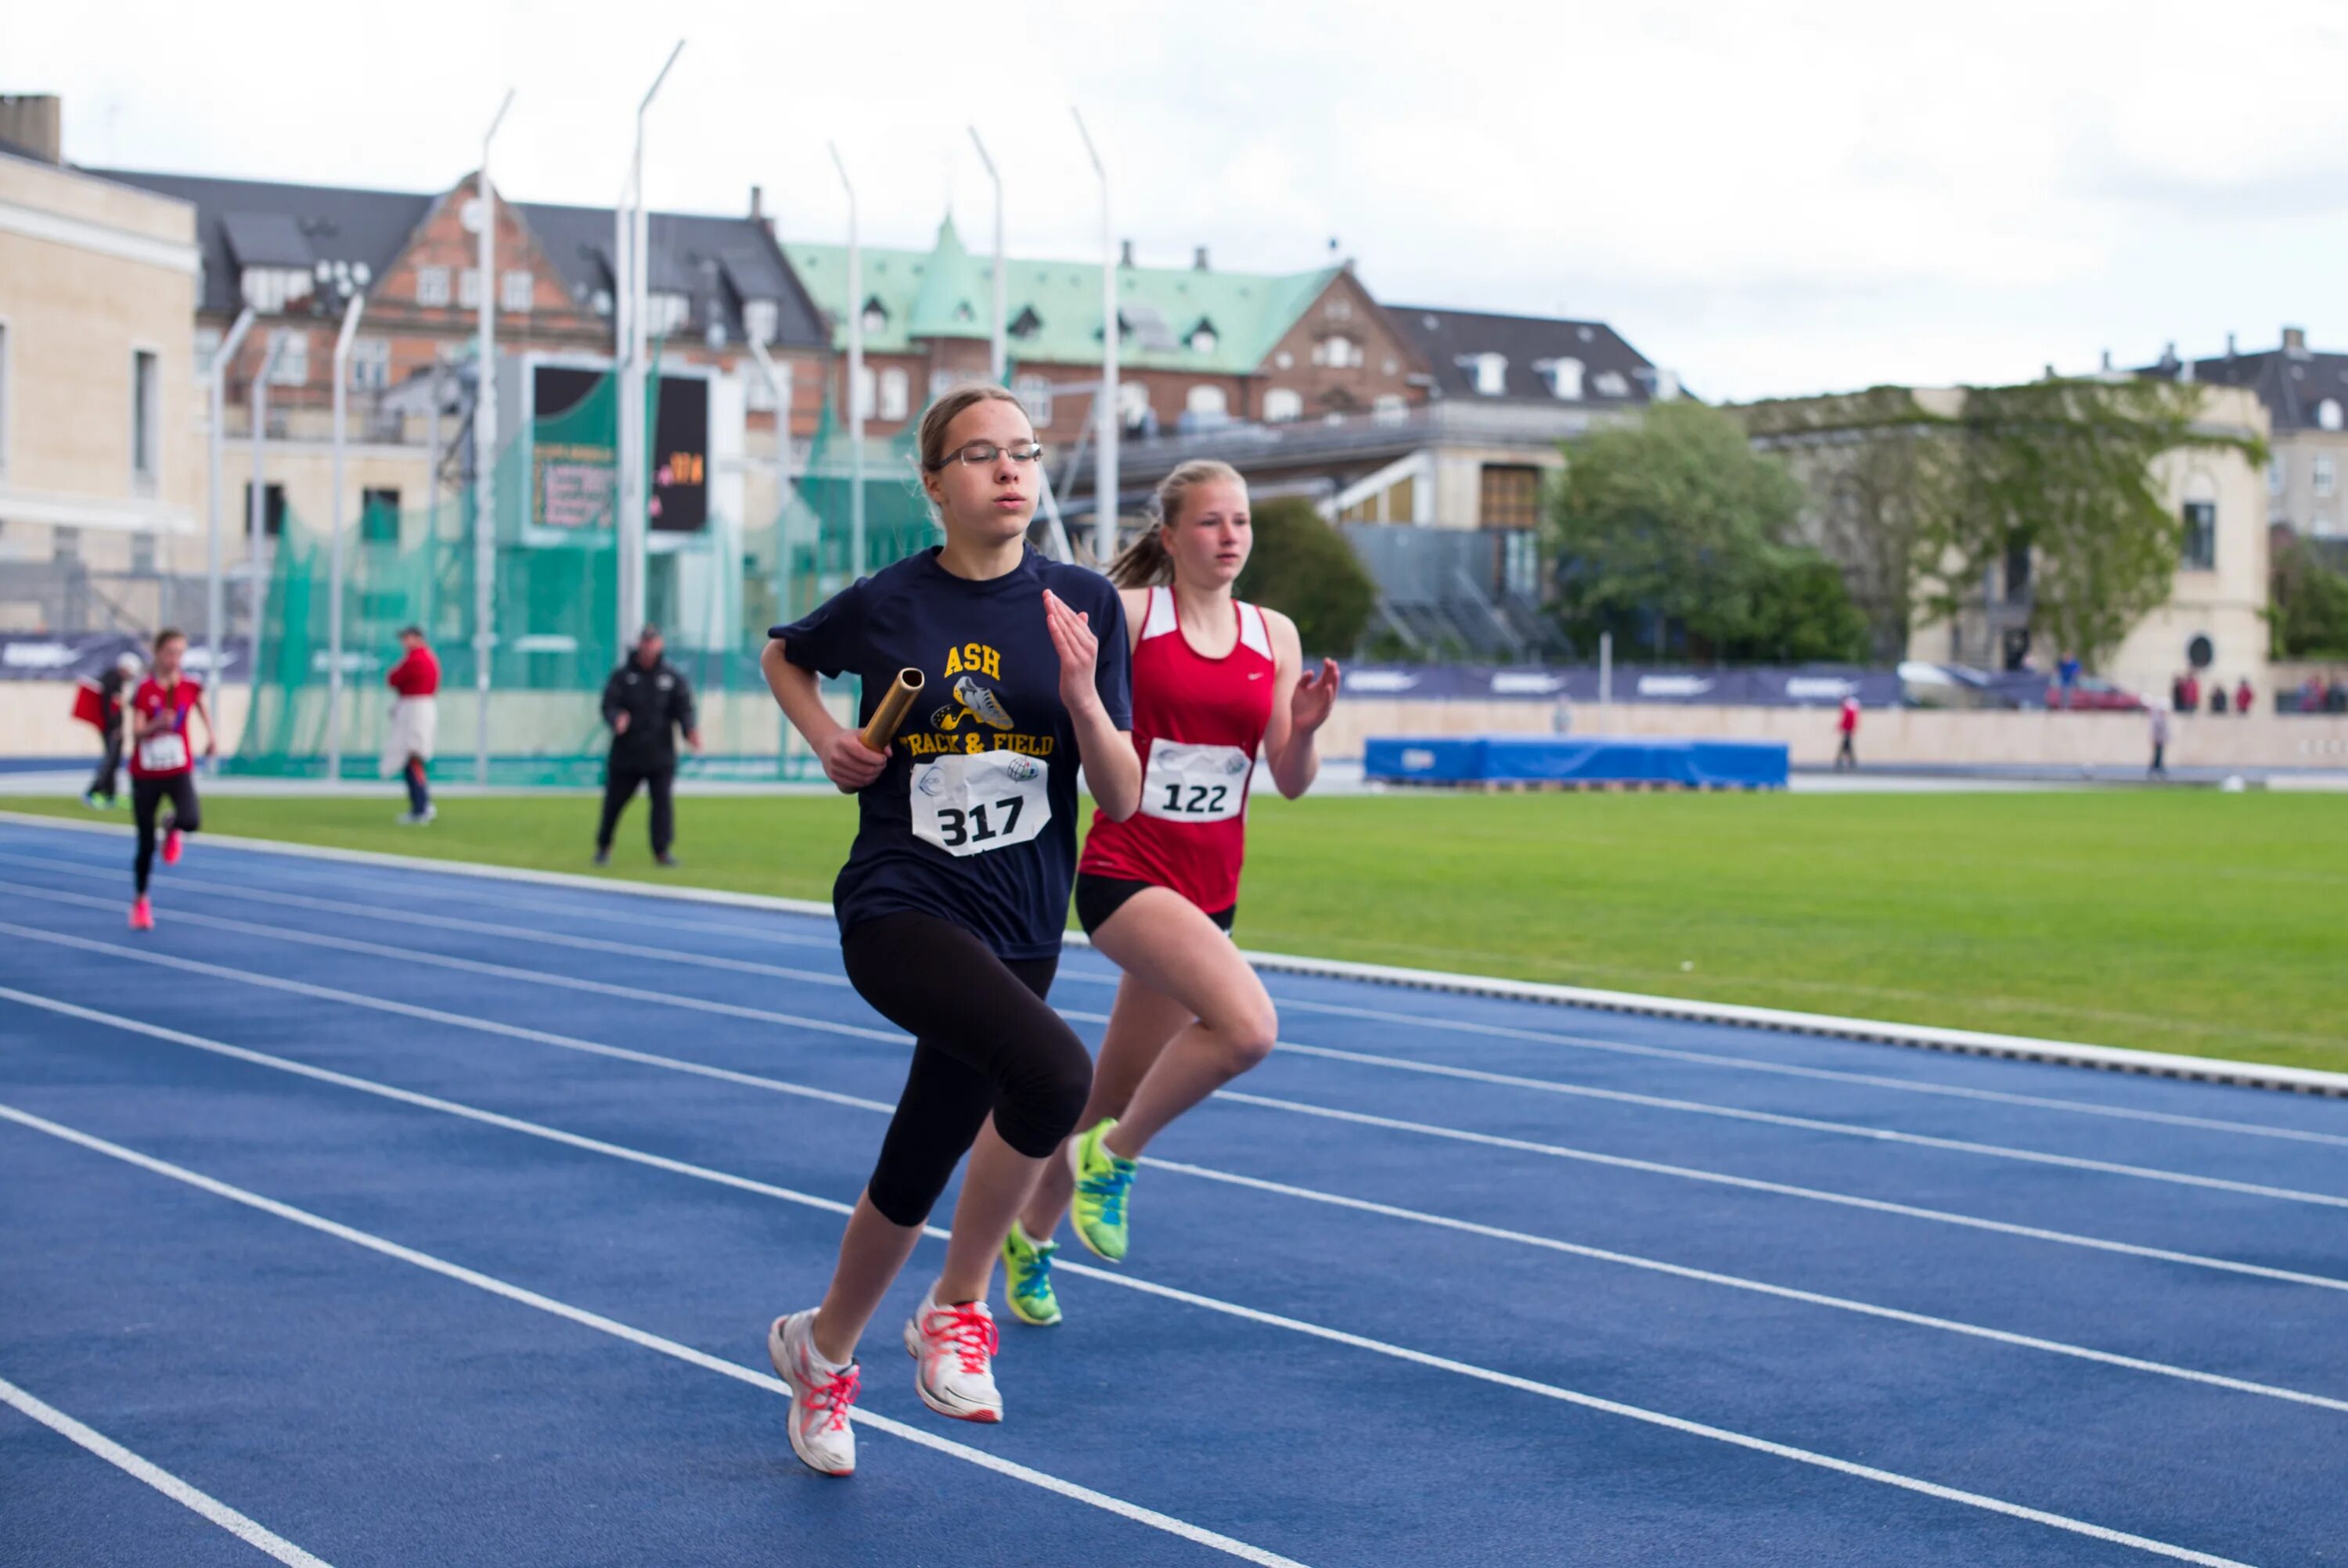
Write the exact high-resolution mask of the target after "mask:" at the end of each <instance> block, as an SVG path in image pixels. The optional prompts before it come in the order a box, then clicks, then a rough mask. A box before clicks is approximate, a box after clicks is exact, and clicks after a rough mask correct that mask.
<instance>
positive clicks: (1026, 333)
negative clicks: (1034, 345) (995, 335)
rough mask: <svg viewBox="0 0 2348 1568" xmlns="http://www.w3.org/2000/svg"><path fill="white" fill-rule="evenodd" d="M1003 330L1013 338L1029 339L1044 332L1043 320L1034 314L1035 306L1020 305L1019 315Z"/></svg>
mask: <svg viewBox="0 0 2348 1568" xmlns="http://www.w3.org/2000/svg"><path fill="white" fill-rule="evenodd" d="M1005 330H1006V331H1008V332H1009V333H1010V334H1011V335H1012V336H1013V337H1015V338H1031V337H1034V336H1035V334H1036V333H1039V332H1042V331H1043V330H1044V318H1043V317H1042V316H1039V315H1037V314H1036V313H1035V306H1033V305H1022V306H1020V307H1019V314H1018V315H1017V316H1016V317H1014V319H1013V321H1012V323H1011V325H1010V326H1009V327H1008V328H1006V329H1005Z"/></svg>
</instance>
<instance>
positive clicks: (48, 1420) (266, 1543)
mask: <svg viewBox="0 0 2348 1568" xmlns="http://www.w3.org/2000/svg"><path fill="white" fill-rule="evenodd" d="M0 1404H5V1405H10V1406H13V1407H15V1409H18V1410H21V1411H23V1412H24V1413H25V1414H26V1415H27V1416H30V1417H31V1418H32V1419H35V1420H36V1421H38V1422H40V1423H41V1425H43V1426H45V1427H46V1428H48V1429H49V1430H51V1431H53V1432H55V1433H57V1435H58V1436H59V1437H62V1438H65V1439H67V1440H69V1441H72V1442H75V1443H78V1444H79V1445H80V1446H81V1447H83V1448H85V1449H88V1450H89V1451H90V1452H91V1453H94V1454H96V1455H97V1456H98V1458H100V1459H102V1460H105V1461H106V1462H107V1463H108V1464H110V1465H112V1466H113V1467H114V1468H115V1469H117V1470H118V1471H123V1472H124V1473H125V1474H127V1475H130V1476H134V1477H136V1478H137V1479H139V1480H140V1481H145V1482H146V1483H147V1484H148V1485H149V1486H151V1487H153V1488H154V1489H155V1490H156V1491H160V1492H161V1493H162V1494H163V1495H164V1496H165V1497H168V1498H170V1500H171V1501H173V1502H176V1503H178V1504H179V1505H180V1507H182V1508H184V1509H187V1510H189V1511H190V1512H193V1513H200V1514H201V1515H202V1516H203V1517H204V1518H206V1519H209V1520H211V1522H213V1523H214V1524H217V1525H219V1526H220V1527H221V1529H222V1530H225V1531H227V1532H229V1533H230V1534H231V1535H233V1536H235V1537H236V1538H237V1539H238V1540H239V1541H242V1542H244V1543H245V1544H246V1545H248V1546H250V1547H252V1548H253V1549H254V1550H255V1551H257V1552H263V1553H268V1554H269V1555H270V1556H272V1557H274V1558H276V1559H277V1561H279V1562H280V1563H285V1564H287V1565H288V1568H332V1564H330V1563H327V1562H326V1561H325V1560H324V1558H320V1557H313V1556H312V1555H311V1554H310V1553H307V1552H304V1551H303V1550H302V1549H301V1548H300V1547H299V1546H296V1545H294V1544H293V1542H291V1541H288V1540H286V1539H285V1537H283V1535H280V1534H278V1533H277V1532H275V1531H273V1530H271V1529H270V1528H268V1527H267V1526H266V1525H263V1524H260V1523H257V1522H254V1521H253V1520H252V1519H249V1518H247V1517H246V1516H245V1515H243V1514H242V1513H239V1512H237V1511H236V1510H235V1509H233V1508H231V1507H230V1506H229V1505H228V1504H227V1503H225V1502H222V1501H221V1500H220V1499H219V1498H216V1497H214V1496H212V1495H211V1493H210V1492H207V1491H199V1490H198V1489H197V1488H195V1487H193V1486H191V1485H190V1484H188V1483H187V1482H186V1481H181V1480H180V1478H179V1477H178V1476H176V1475H173V1474H172V1473H171V1472H170V1471H168V1470H165V1469H163V1468H162V1467H161V1466H160V1465H158V1464H155V1463H153V1462H152V1461H151V1460H144V1459H141V1458H139V1456H138V1455H137V1454H135V1453H132V1452H131V1451H130V1450H129V1449H127V1448H124V1447H123V1446H122V1445H121V1444H120V1443H118V1442H116V1441H115V1440H113V1439H112V1438H109V1437H108V1436H107V1435H106V1434H105V1433H104V1432H101V1431H98V1430H94V1429H92V1428H90V1427H88V1426H85V1425H83V1424H82V1423H81V1422H79V1421H77V1420H75V1419H73V1418H72V1417H71V1416H69V1415H67V1414H66V1413H65V1412H64V1411H63V1410H60V1409H57V1407H56V1406H55V1405H52V1404H49V1403H48V1402H46V1400H43V1399H39V1398H36V1396H34V1395H32V1394H30V1393H27V1392H26V1390H24V1389H20V1388H18V1387H17V1386H16V1385H15V1384H14V1383H12V1382H10V1381H8V1379H7V1378H0Z"/></svg>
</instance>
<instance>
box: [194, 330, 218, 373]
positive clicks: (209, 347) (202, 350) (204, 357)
mask: <svg viewBox="0 0 2348 1568" xmlns="http://www.w3.org/2000/svg"><path fill="white" fill-rule="evenodd" d="M220 345H221V330H220V328H218V327H213V326H200V327H198V328H197V329H196V371H197V374H201V375H209V374H211V368H212V356H213V355H214V354H218V353H220Z"/></svg>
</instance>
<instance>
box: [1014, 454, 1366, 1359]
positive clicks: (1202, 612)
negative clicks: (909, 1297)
mask: <svg viewBox="0 0 2348 1568" xmlns="http://www.w3.org/2000/svg"><path fill="white" fill-rule="evenodd" d="M1155 509H1156V511H1157V513H1158V519H1159V520H1158V522H1157V523H1156V525H1155V526H1154V527H1152V528H1150V529H1149V531H1148V533H1146V534H1144V535H1143V536H1142V537H1141V538H1139V539H1138V541H1136V542H1135V544H1134V545H1133V547H1132V548H1130V549H1128V550H1127V551H1126V552H1125V553H1124V554H1123V555H1121V556H1119V557H1118V558H1117V560H1116V561H1115V562H1114V563H1112V564H1111V566H1110V568H1109V578H1110V580H1112V581H1114V582H1115V583H1116V584H1117V587H1118V589H1120V591H1121V593H1122V596H1123V599H1124V603H1125V619H1126V629H1127V635H1128V637H1129V638H1130V639H1131V640H1132V647H1133V740H1134V747H1135V749H1136V750H1137V751H1138V752H1139V753H1141V760H1142V768H1143V778H1142V796H1141V809H1140V810H1139V811H1138V812H1136V813H1135V814H1134V815H1131V816H1129V817H1128V818H1126V819H1125V820H1124V821H1122V822H1117V821H1112V820H1110V819H1109V818H1107V816H1101V815H1097V816H1095V818H1094V819H1093V829H1092V834H1091V835H1090V836H1089V837H1088V838H1086V841H1085V850H1084V856H1083V858H1082V859H1081V860H1080V861H1079V862H1078V863H1077V866H1076V918H1077V919H1078V920H1079V921H1080V922H1081V923H1082V924H1083V926H1084V928H1085V932H1086V935H1087V936H1089V937H1091V938H1092V940H1093V946H1094V947H1096V948H1098V949H1099V950H1100V951H1101V952H1103V953H1105V954H1107V956H1108V957H1109V958H1110V959H1112V960H1113V961H1114V962H1115V963H1116V964H1117V967H1118V968H1121V969H1123V970H1124V971H1125V976H1124V979H1122V980H1120V981H1119V982H1118V985H1117V1003H1116V1006H1115V1007H1114V1008H1113V1009H1111V1011H1110V1014H1109V1021H1108V1031H1107V1034H1106V1035H1105V1036H1104V1037H1103V1038H1102V1040H1101V1048H1100V1060H1099V1062H1098V1065H1097V1066H1096V1067H1095V1069H1094V1071H1093V1087H1092V1094H1091V1097H1090V1099H1089V1100H1088V1101H1087V1102H1086V1106H1085V1110H1084V1113H1083V1114H1082V1115H1081V1116H1080V1117H1078V1119H1077V1122H1076V1125H1077V1127H1078V1129H1079V1132H1077V1133H1076V1135H1075V1136H1074V1137H1072V1138H1071V1139H1070V1140H1069V1142H1068V1143H1067V1145H1066V1149H1067V1156H1068V1157H1067V1158H1066V1160H1065V1161H1060V1160H1056V1161H1053V1162H1052V1163H1050V1164H1048V1165H1046V1166H1045V1168H1044V1174H1043V1179H1042V1180H1041V1181H1039V1182H1038V1183H1037V1184H1036V1187H1035V1196H1034V1197H1033V1198H1032V1199H1030V1200H1029V1202H1028V1204H1027V1208H1026V1212H1025V1214H1023V1215H1022V1216H1021V1219H1020V1223H1019V1224H1018V1225H1014V1226H1013V1227H1012V1231H1011V1235H1010V1236H1009V1238H1008V1239H1007V1240H1005V1241H1004V1247H1003V1254H1004V1265H1005V1276H1006V1283H1007V1285H1008V1287H1009V1290H1008V1294H1009V1302H1010V1307H1011V1311H1012V1315H1013V1316H1014V1317H1017V1318H1019V1319H1020V1321H1022V1322H1024V1323H1028V1324H1033V1325H1036V1326H1038V1327H1041V1326H1045V1325H1048V1324H1053V1323H1057V1322H1058V1321H1059V1320H1060V1307H1059V1303H1058V1302H1057V1300H1056V1298H1055V1297H1054V1296H1053V1292H1052V1274H1051V1264H1052V1254H1053V1252H1054V1250H1055V1248H1054V1245H1053V1243H1052V1239H1051V1238H1052V1233H1053V1232H1054V1230H1056V1228H1057V1227H1058V1225H1059V1223H1060V1220H1061V1217H1062V1216H1063V1215H1065V1214H1068V1213H1069V1212H1070V1210H1071V1208H1073V1210H1074V1214H1075V1223H1076V1235H1077V1237H1078V1239H1080V1240H1081V1241H1083V1243H1084V1244H1085V1245H1086V1247H1087V1248H1089V1249H1090V1250H1091V1251H1092V1252H1094V1253H1095V1254H1097V1255H1099V1256H1101V1257H1105V1258H1107V1259H1108V1260H1109V1261H1110V1262H1112V1263H1114V1262H1118V1261H1121V1260H1122V1259H1123V1258H1124V1256H1125V1254H1126V1246H1127V1240H1128V1215H1127V1209H1128V1198H1129V1195H1130V1194H1131V1190H1132V1185H1133V1178H1134V1173H1135V1170H1136V1168H1137V1166H1138V1162H1139V1159H1140V1156H1141V1151H1142V1150H1143V1148H1144V1147H1146V1146H1147V1145H1148V1143H1149V1141H1150V1140H1151V1139H1152V1138H1154V1137H1156V1136H1157V1135H1158V1134H1159V1132H1162V1131H1164V1130H1165V1128H1166V1127H1167V1126H1168V1125H1169V1123H1171V1122H1173V1121H1174V1119H1175V1118H1177V1117H1178V1116H1180V1115H1181V1114H1182V1113H1183V1112H1185V1111H1188V1110H1189V1109H1190V1107H1191V1106H1193V1105H1196V1104H1198V1103H1199V1102H1200V1101H1202V1100H1204V1099H1206V1098H1207V1096H1208V1095H1210V1094H1211V1093H1213V1092H1214V1091H1216V1090H1217V1089H1218V1088H1220V1087H1221V1086H1222V1085H1223V1084H1225V1083H1228V1082H1230V1081H1231V1080H1232V1079H1234V1078H1237V1077H1238V1076H1239V1075H1240V1074H1241V1073H1242V1072H1245V1071H1248V1069H1250V1068H1251V1067H1253V1066H1255V1065H1256V1063H1258V1062H1260V1061H1262V1060H1263V1059H1264V1058H1265V1057H1266V1056H1267V1055H1269V1054H1270V1053H1271V1051H1272V1041H1273V1040H1274V1038H1275V1037H1276V1036H1277V1034H1278V1033H1279V1030H1280V1020H1279V1018H1278V1015H1277V1014H1275V1013H1274V1011H1273V1010H1272V998H1271V997H1270V996H1269V995H1268V994H1266V992H1265V990H1264V989H1263V982H1262V980H1260V979H1257V978H1256V973H1255V970H1254V969H1253V968H1250V967H1249V965H1248V962H1247V960H1246V959H1245V958H1242V957H1241V955H1240V951H1239V949H1238V948H1236V947H1234V946H1232V944H1231V922H1232V919H1233V917H1234V915H1235V914H1236V912H1237V908H1238V905H1239V890H1240V867H1241V862H1242V861H1244V859H1245V858H1246V855H1247V815H1246V813H1247V799H1248V785H1249V783H1250V781H1251V779H1252V777H1253V776H1254V773H1255V764H1256V758H1257V755H1258V754H1259V753H1261V754H1262V758H1263V760H1264V762H1265V763H1266V764H1268V765H1269V766H1270V768H1271V770H1272V782H1273V784H1276V785H1277V786H1278V787H1279V790H1280V793H1281V794H1284V795H1286V796H1288V797H1289V798H1290V799H1291V800H1293V799H1295V798H1296V797H1297V796H1298V795H1301V794H1303V793H1304V792H1305V791H1306V790H1308V789H1310V788H1311V787H1312V786H1313V778H1314V777H1315V775H1317V774H1319V772H1320V768H1321V759H1320V757H1319V755H1318V753H1317V752H1316V751H1315V749H1314V745H1313V733H1314V732H1315V731H1317V730H1319V729H1320V727H1321V726H1322V724H1323V723H1325V722H1326V721H1327V719H1328V717H1329V713H1330V710H1331V707H1332V706H1333V704H1334V702H1336V698H1337V682H1338V671H1337V666H1336V663H1335V662H1334V661H1331V660H1325V659H1324V660H1323V661H1321V667H1320V668H1319V669H1318V670H1316V671H1313V672H1311V673H1310V674H1307V673H1305V672H1304V671H1303V662H1304V661H1303V649H1302V646H1301V641H1300V639H1299V638H1298V636H1297V631H1296V624H1295V622H1293V621H1292V620H1289V619H1288V617H1286V616H1284V615H1282V614H1281V613H1280V612H1279V611H1278V610H1263V609H1260V608H1258V607H1257V606H1255V605H1252V604H1243V603H1241V602H1240V601H1239V600H1237V599H1235V598H1234V597H1233V596H1232V593H1231V584H1232V583H1233V582H1234V581H1235V580H1237V579H1238V577H1239V575H1240V571H1241V568H1243V567H1245V566H1246V565H1247V559H1248V553H1249V551H1250V549H1251V548H1253V544H1254V533H1253V525H1252V519H1251V518H1250V516H1249V512H1248V494H1247V486H1246V483H1245V482H1244V481H1243V480H1241V477H1240V476H1239V474H1238V473H1237V472H1236V471H1235V470H1233V469H1232V468H1231V466H1229V465H1227V464H1223V463H1216V462H1209V461H1198V462H1189V463H1185V464H1183V465H1182V466H1179V467H1178V468H1176V469H1175V470H1174V471H1173V472H1172V473H1171V474H1169V475H1168V476H1167V477H1166V479H1165V481H1164V482H1163V483H1162V484H1160V485H1159V487H1158V496H1157V500H1156V507H1155Z"/></svg>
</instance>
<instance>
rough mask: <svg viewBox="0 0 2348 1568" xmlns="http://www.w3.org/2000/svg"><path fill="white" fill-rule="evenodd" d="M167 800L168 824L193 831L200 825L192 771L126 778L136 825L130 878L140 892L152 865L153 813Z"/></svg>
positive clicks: (153, 848) (187, 831)
mask: <svg viewBox="0 0 2348 1568" xmlns="http://www.w3.org/2000/svg"><path fill="white" fill-rule="evenodd" d="M167 800H168V801H170V803H171V825H172V826H173V827H176V828H178V829H179V830H180V832H181V833H193V832H195V831H196V829H198V828H199V827H201V826H202V825H203V817H202V816H201V814H200V813H199V811H198V809H197V806H196V775H195V774H170V775H169V776H167V777H164V778H160V779H132V780H131V781H130V819H131V820H132V821H133V822H135V823H137V824H138V825H139V855H138V858H137V859H135V860H134V861H132V862H131V873H130V874H131V880H132V882H133V883H134V884H135V886H137V889H138V891H139V894H140V896H142V897H144V896H145V894H146V892H147V874H148V873H149V871H152V870H153V869H154V868H155V813H156V810H157V808H159V807H160V806H161V805H162V804H163V803H164V802H165V801H167Z"/></svg>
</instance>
